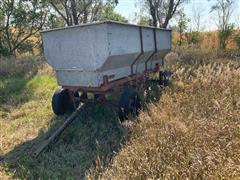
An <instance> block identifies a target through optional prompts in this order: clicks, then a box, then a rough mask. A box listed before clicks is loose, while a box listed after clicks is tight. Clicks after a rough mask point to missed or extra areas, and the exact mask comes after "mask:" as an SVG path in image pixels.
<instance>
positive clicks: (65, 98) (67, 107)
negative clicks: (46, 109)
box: [52, 88, 79, 115]
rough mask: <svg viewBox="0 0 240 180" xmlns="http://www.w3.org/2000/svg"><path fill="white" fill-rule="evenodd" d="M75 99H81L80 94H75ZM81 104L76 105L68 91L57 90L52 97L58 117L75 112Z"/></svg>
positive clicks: (53, 107)
mask: <svg viewBox="0 0 240 180" xmlns="http://www.w3.org/2000/svg"><path fill="white" fill-rule="evenodd" d="M74 96H75V97H79V94H78V93H75V94H74ZM78 105H79V102H78V103H75V105H74V102H73V101H72V100H71V98H70V96H69V91H68V89H62V88H60V89H57V90H56V91H55V92H54V94H53V97H52V110H53V112H54V113H55V114H56V115H63V114H65V113H66V112H73V111H75V109H76V107H78Z"/></svg>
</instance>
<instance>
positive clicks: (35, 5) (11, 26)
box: [0, 0, 49, 56]
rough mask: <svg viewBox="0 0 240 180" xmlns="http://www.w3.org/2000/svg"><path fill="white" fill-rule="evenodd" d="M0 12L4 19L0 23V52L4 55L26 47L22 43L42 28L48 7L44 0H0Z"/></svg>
mask: <svg viewBox="0 0 240 180" xmlns="http://www.w3.org/2000/svg"><path fill="white" fill-rule="evenodd" d="M0 12H1V16H2V17H3V19H4V21H3V22H2V23H1V24H0V40H1V41H0V42H1V43H0V53H1V54H2V55H5V56H6V55H16V51H17V50H19V49H21V50H22V49H23V47H27V46H24V43H25V42H26V41H30V37H32V36H34V35H36V34H37V33H38V32H39V31H40V30H41V29H42V28H43V26H44V24H45V22H46V20H47V16H48V14H49V8H48V6H47V4H46V3H45V0H33V1H28V0H1V1H0ZM28 48H29V46H28Z"/></svg>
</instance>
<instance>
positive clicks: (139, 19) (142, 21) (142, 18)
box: [136, 14, 150, 26]
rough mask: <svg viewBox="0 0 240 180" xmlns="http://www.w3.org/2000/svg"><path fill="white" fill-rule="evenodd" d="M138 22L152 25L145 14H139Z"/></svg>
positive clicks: (143, 24)
mask: <svg viewBox="0 0 240 180" xmlns="http://www.w3.org/2000/svg"><path fill="white" fill-rule="evenodd" d="M136 20H137V24H138V25H142V26H149V25H150V19H149V17H147V16H144V15H141V14H140V15H137V17H136Z"/></svg>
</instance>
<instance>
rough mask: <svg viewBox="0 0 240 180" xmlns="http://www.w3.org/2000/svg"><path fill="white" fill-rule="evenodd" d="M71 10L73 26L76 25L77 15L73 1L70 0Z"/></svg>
mask: <svg viewBox="0 0 240 180" xmlns="http://www.w3.org/2000/svg"><path fill="white" fill-rule="evenodd" d="M71 9H72V17H73V23H74V25H78V15H77V7H76V1H75V0H71Z"/></svg>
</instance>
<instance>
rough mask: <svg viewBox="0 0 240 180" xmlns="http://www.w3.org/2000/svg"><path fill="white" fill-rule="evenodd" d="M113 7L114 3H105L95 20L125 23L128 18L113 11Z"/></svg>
mask: <svg viewBox="0 0 240 180" xmlns="http://www.w3.org/2000/svg"><path fill="white" fill-rule="evenodd" d="M114 7H115V4H112V3H109V4H106V5H105V6H104V7H103V8H102V10H101V11H100V12H99V15H98V16H96V20H97V21H105V20H113V21H119V22H125V23H126V22H128V20H127V19H126V18H125V17H123V16H122V15H121V14H119V13H116V12H115V11H114Z"/></svg>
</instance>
